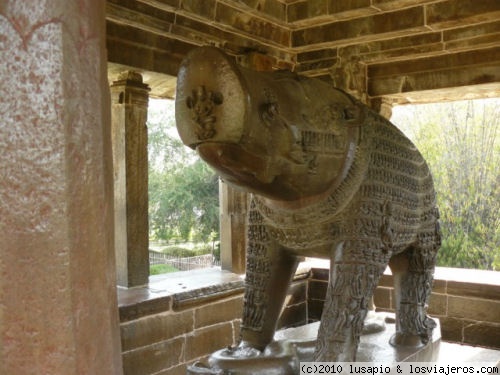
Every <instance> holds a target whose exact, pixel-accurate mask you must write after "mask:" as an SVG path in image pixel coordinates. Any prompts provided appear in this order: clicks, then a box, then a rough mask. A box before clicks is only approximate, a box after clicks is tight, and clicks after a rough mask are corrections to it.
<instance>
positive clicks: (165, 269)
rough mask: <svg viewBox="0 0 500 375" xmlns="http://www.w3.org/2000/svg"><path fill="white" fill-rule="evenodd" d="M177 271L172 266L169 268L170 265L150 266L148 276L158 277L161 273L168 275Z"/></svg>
mask: <svg viewBox="0 0 500 375" xmlns="http://www.w3.org/2000/svg"><path fill="white" fill-rule="evenodd" d="M177 271H179V270H178V269H177V268H175V267H174V266H171V265H170V264H153V265H152V266H150V267H149V274H150V275H160V274H162V273H170V272H177Z"/></svg>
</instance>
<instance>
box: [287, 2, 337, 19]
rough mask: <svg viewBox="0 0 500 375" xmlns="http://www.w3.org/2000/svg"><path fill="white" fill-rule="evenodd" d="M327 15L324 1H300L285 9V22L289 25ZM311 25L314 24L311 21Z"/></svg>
mask: <svg viewBox="0 0 500 375" xmlns="http://www.w3.org/2000/svg"><path fill="white" fill-rule="evenodd" d="M327 14H328V7H327V2H326V0H302V1H296V2H294V3H291V4H289V5H288V7H287V21H288V22H290V23H293V22H296V21H301V20H308V19H309V18H314V17H319V16H324V15H327ZM311 23H314V21H312V22H311Z"/></svg>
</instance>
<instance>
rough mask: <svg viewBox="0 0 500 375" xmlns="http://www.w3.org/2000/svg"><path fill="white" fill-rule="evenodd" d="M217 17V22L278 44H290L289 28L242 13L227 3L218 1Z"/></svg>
mask: <svg viewBox="0 0 500 375" xmlns="http://www.w3.org/2000/svg"><path fill="white" fill-rule="evenodd" d="M215 17H216V21H217V22H220V23H221V24H223V25H226V26H227V27H231V28H234V29H236V30H238V31H240V32H243V33H245V34H247V35H252V36H254V37H257V38H262V39H265V40H266V41H268V42H274V43H276V44H278V45H283V46H288V45H290V31H289V30H288V29H286V28H284V27H282V26H280V25H277V24H276V23H273V22H271V21H268V20H266V19H264V18H259V17H256V16H254V15H253V14H250V13H242V12H241V11H239V10H238V9H236V8H234V7H231V6H229V5H227V4H224V3H218V5H217V12H216V16H215Z"/></svg>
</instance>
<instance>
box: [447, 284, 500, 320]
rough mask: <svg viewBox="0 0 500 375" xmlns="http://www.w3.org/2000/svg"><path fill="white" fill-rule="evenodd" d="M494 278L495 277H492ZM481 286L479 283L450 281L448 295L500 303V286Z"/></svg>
mask: <svg viewBox="0 0 500 375" xmlns="http://www.w3.org/2000/svg"><path fill="white" fill-rule="evenodd" d="M492 277H494V276H493V275H492ZM491 281H493V280H491ZM480 285H481V286H479V283H473V282H460V281H451V280H450V281H448V283H447V286H448V289H447V292H448V294H452V295H456V296H464V297H465V296H469V297H477V298H484V299H491V300H494V301H500V287H499V286H498V284H493V283H489V284H486V283H481V284H480ZM499 313H500V312H499Z"/></svg>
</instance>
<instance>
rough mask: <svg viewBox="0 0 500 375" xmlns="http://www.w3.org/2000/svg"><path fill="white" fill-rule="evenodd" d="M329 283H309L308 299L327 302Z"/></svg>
mask: <svg viewBox="0 0 500 375" xmlns="http://www.w3.org/2000/svg"><path fill="white" fill-rule="evenodd" d="M327 288H328V283H327V282H325V281H317V280H311V281H309V290H308V299H309V300H311V299H316V300H323V301H324V300H325V296H326V290H327Z"/></svg>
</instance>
